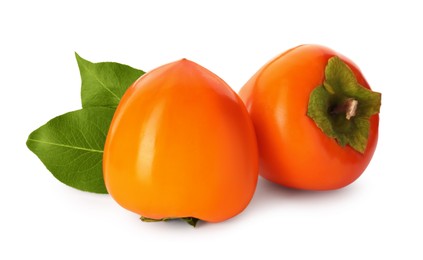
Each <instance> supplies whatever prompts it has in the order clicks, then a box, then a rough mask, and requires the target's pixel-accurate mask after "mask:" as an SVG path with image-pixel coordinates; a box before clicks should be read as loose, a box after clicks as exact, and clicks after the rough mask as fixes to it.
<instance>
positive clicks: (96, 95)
mask: <svg viewBox="0 0 423 260" xmlns="http://www.w3.org/2000/svg"><path fill="white" fill-rule="evenodd" d="M75 56H76V60H77V62H78V66H79V71H80V73H81V81H82V87H81V99H82V107H83V108H86V107H96V106H102V107H114V108H116V107H117V105H118V104H119V101H120V99H121V98H122V96H123V94H124V93H125V91H126V90H127V89H128V87H129V86H130V85H131V84H132V83H134V82H135V80H137V79H138V78H139V77H140V76H141V75H143V74H144V71H142V70H138V69H134V68H132V67H130V66H127V65H124V64H119V63H116V62H100V63H92V62H90V61H87V60H85V59H83V58H81V56H79V55H78V54H77V53H75Z"/></svg>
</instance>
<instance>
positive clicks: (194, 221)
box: [140, 216, 199, 227]
mask: <svg viewBox="0 0 423 260" xmlns="http://www.w3.org/2000/svg"><path fill="white" fill-rule="evenodd" d="M140 219H141V221H144V222H160V221H170V220H177V219H180V220H182V221H185V222H186V223H187V224H189V225H191V226H193V227H195V226H196V225H197V222H198V220H199V219H198V218H193V217H185V218H161V219H154V218H146V217H143V216H141V217H140Z"/></svg>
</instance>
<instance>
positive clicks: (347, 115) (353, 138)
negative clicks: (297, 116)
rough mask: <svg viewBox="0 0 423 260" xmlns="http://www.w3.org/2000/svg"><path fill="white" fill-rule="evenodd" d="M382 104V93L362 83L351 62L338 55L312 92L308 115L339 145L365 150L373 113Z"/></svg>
mask: <svg viewBox="0 0 423 260" xmlns="http://www.w3.org/2000/svg"><path fill="white" fill-rule="evenodd" d="M353 104H355V105H353ZM380 106H381V94H380V93H377V92H374V91H372V90H370V89H367V88H365V87H363V86H362V85H360V84H359V83H358V81H357V79H356V77H355V75H354V73H353V71H352V70H351V69H350V68H349V67H348V65H347V64H345V63H344V62H343V61H342V60H341V59H340V58H339V57H337V56H334V57H332V58H330V59H329V60H328V64H327V65H326V68H325V80H324V82H323V83H322V85H320V86H317V87H316V88H315V89H314V90H313V91H312V92H311V94H310V99H309V104H308V110H307V115H308V116H309V117H310V118H311V119H313V121H314V122H315V123H316V125H317V126H318V127H319V128H320V129H321V130H322V131H323V132H324V133H325V134H326V135H327V136H328V137H330V138H334V139H336V141H337V142H338V143H339V145H341V146H345V145H349V146H351V147H352V148H353V149H355V150H356V151H358V152H360V153H364V151H365V150H366V146H367V140H368V136H369V131H370V121H369V120H370V117H371V116H372V115H374V114H377V113H379V110H380ZM353 108H354V109H353ZM352 111H353V112H352Z"/></svg>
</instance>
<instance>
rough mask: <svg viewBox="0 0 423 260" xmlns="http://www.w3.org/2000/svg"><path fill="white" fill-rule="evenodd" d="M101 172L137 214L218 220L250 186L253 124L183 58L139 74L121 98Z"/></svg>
mask: <svg viewBox="0 0 423 260" xmlns="http://www.w3.org/2000/svg"><path fill="white" fill-rule="evenodd" d="M103 171H104V180H105V184H106V188H107V190H108V192H109V193H110V194H111V196H112V197H113V198H114V199H115V200H116V201H117V202H118V203H119V204H120V205H121V206H122V207H124V208H126V209H128V210H130V211H133V212H135V213H137V214H139V215H141V216H143V217H147V218H152V219H162V218H183V217H194V218H198V219H201V220H204V221H208V222H220V221H224V220H226V219H229V218H231V217H233V216H235V215H237V214H239V213H240V212H241V211H242V210H244V208H245V207H246V206H247V205H248V203H249V202H250V200H251V198H252V196H253V193H254V191H255V188H256V184H257V178H258V148H257V142H256V137H255V133H254V127H253V125H252V122H251V119H250V117H249V114H248V112H247V110H246V108H245V106H244V104H243V102H242V100H241V99H240V98H239V97H238V95H237V94H236V93H235V92H234V91H232V89H231V88H230V87H229V86H228V85H227V84H226V83H225V82H224V81H223V80H222V79H220V78H219V77H217V76H216V75H214V74H213V73H212V72H210V71H208V70H206V69H205V68H203V67H201V66H199V65H198V64H196V63H194V62H191V61H189V60H186V59H183V60H180V61H177V62H173V63H170V64H167V65H164V66H161V67H159V68H157V69H155V70H153V71H151V72H149V73H147V74H145V75H143V76H142V77H141V78H139V79H138V80H137V81H136V82H135V83H134V84H133V85H132V86H131V87H130V88H129V89H128V90H127V92H126V93H125V94H124V96H123V98H122V100H121V101H120V103H119V106H118V107H117V110H116V112H115V115H114V118H113V120H112V123H111V126H110V130H109V133H108V136H107V139H106V144H105V148H104V157H103Z"/></svg>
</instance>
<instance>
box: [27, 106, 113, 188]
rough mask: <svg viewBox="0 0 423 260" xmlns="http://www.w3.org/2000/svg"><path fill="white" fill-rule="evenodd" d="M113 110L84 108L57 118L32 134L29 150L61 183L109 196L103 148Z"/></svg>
mask: <svg viewBox="0 0 423 260" xmlns="http://www.w3.org/2000/svg"><path fill="white" fill-rule="evenodd" d="M113 114H114V109H111V108H101V107H96V108H84V109H81V110H77V111H73V112H69V113H66V114H64V115H61V116H58V117H55V118H53V119H51V120H50V121H48V122H47V123H46V124H45V125H43V126H41V127H40V128H38V129H37V130H35V131H34V132H32V133H31V134H30V135H29V137H28V140H27V143H26V144H27V146H28V148H29V149H30V150H31V151H32V152H33V153H35V154H36V155H37V156H38V157H39V158H40V160H41V161H42V162H43V163H44V165H45V166H46V167H47V169H48V170H49V171H50V172H51V173H52V174H53V175H54V176H55V177H56V178H57V179H58V180H59V181H61V182H63V183H64V184H67V185H69V186H71V187H74V188H77V189H80V190H83V191H89V192H95V193H107V190H106V187H105V185H104V180H103V171H102V159H103V148H104V143H105V140H106V135H107V132H108V130H109V126H110V122H111V120H112V117H113Z"/></svg>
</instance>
